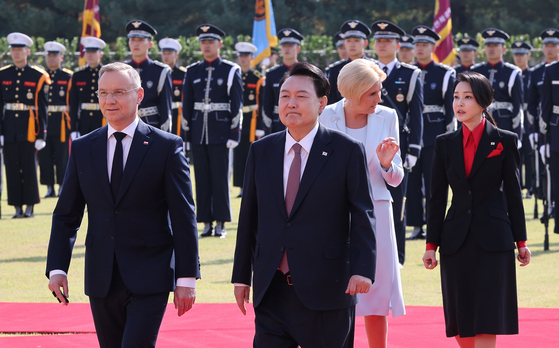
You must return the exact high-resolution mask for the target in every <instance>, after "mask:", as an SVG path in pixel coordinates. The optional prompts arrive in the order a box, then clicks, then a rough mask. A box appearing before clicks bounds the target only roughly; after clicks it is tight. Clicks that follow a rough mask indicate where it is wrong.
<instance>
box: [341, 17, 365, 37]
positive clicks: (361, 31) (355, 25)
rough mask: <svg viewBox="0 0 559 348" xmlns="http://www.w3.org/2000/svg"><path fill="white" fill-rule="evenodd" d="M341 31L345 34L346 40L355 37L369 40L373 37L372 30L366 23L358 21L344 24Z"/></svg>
mask: <svg viewBox="0 0 559 348" xmlns="http://www.w3.org/2000/svg"><path fill="white" fill-rule="evenodd" d="M340 31H341V32H342V33H343V34H344V39H349V38H352V37H355V38H358V39H364V40H367V38H368V37H369V35H371V29H369V27H368V26H366V25H365V23H363V22H360V21H358V20H351V21H346V22H345V23H344V24H342V27H341V28H340Z"/></svg>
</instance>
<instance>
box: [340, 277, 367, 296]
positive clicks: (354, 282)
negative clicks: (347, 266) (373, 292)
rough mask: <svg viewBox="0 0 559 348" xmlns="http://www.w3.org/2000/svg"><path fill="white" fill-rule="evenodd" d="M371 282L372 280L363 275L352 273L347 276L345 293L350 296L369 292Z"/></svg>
mask: <svg viewBox="0 0 559 348" xmlns="http://www.w3.org/2000/svg"><path fill="white" fill-rule="evenodd" d="M372 284H373V282H372V280H371V279H369V278H367V277H363V276H360V275H357V274H356V275H352V276H351V278H349V283H348V284H347V289H346V290H345V293H346V294H350V295H351V296H353V295H355V294H365V293H367V292H369V290H370V289H371V285H372Z"/></svg>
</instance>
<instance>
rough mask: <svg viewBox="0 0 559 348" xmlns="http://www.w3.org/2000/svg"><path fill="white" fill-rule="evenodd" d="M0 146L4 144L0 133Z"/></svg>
mask: <svg viewBox="0 0 559 348" xmlns="http://www.w3.org/2000/svg"><path fill="white" fill-rule="evenodd" d="M0 146H4V136H3V135H0Z"/></svg>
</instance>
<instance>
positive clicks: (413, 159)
mask: <svg viewBox="0 0 559 348" xmlns="http://www.w3.org/2000/svg"><path fill="white" fill-rule="evenodd" d="M416 163H417V156H414V155H410V154H409V153H408V154H407V155H406V160H405V161H404V168H406V169H407V170H411V169H412V168H413V166H415V164H416Z"/></svg>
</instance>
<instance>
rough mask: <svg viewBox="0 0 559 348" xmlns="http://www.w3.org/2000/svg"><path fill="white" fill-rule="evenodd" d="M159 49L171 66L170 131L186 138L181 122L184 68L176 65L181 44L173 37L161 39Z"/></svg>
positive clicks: (164, 59) (162, 56) (163, 59)
mask: <svg viewBox="0 0 559 348" xmlns="http://www.w3.org/2000/svg"><path fill="white" fill-rule="evenodd" d="M159 49H161V60H162V61H163V63H165V64H167V65H168V66H169V67H170V68H171V82H172V84H173V102H172V103H171V109H172V115H173V118H172V122H171V133H173V134H175V135H178V136H179V137H181V138H182V139H183V140H186V126H185V122H182V121H183V119H182V82H183V81H184V74H185V73H186V68H185V67H183V66H178V65H177V59H178V58H179V53H180V52H181V51H182V45H181V44H180V42H178V41H177V40H175V39H161V40H159Z"/></svg>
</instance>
